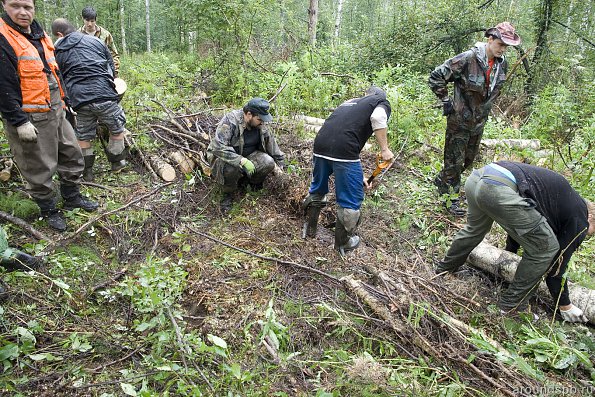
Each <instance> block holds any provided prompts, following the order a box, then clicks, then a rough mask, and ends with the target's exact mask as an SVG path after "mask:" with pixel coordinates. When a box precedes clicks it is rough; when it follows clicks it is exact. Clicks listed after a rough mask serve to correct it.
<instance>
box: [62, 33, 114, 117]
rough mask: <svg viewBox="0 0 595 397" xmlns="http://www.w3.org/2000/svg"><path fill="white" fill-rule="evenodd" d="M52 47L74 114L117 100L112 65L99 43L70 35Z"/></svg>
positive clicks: (78, 34) (105, 50)
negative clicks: (87, 107)
mask: <svg viewBox="0 0 595 397" xmlns="http://www.w3.org/2000/svg"><path fill="white" fill-rule="evenodd" d="M55 46H56V50H55V53H56V62H58V67H59V68H60V71H61V72H62V76H63V77H64V82H65V83H66V92H67V93H68V96H69V97H70V104H71V106H72V107H73V109H74V110H77V109H79V108H81V107H82V106H84V105H87V104H90V103H95V102H104V101H116V100H118V93H117V92H116V86H115V84H114V77H113V74H114V72H113V71H114V61H113V60H112V56H111V54H110V52H109V49H108V48H107V47H106V45H105V44H104V43H103V42H102V41H101V40H99V39H98V38H96V37H94V36H89V35H86V34H82V33H81V32H72V33H70V34H68V35H66V36H65V37H63V38H61V39H59V40H58V41H56V43H55Z"/></svg>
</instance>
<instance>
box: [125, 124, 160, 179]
mask: <svg viewBox="0 0 595 397" xmlns="http://www.w3.org/2000/svg"><path fill="white" fill-rule="evenodd" d="M124 140H125V141H126V144H127V145H128V146H134V148H135V149H136V150H137V151H138V154H139V156H140V159H141V161H142V162H143V164H144V165H145V168H146V169H147V170H148V171H149V172H150V173H151V175H152V176H153V178H154V179H159V176H158V175H157V174H156V173H155V170H153V167H151V163H149V161H148V160H147V158H146V157H145V155H144V153H143V151H142V150H141V148H140V146H138V145H137V144H136V141H135V140H134V138H133V137H132V136H130V137H128V136H126V135H124Z"/></svg>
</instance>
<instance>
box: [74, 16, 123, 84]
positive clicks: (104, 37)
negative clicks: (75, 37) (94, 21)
mask: <svg viewBox="0 0 595 397" xmlns="http://www.w3.org/2000/svg"><path fill="white" fill-rule="evenodd" d="M79 32H81V33H84V34H89V33H87V31H86V30H85V27H84V26H82V27H81V28H80V29H79ZM94 36H95V37H97V38H98V39H99V40H101V41H103V42H104V43H105V45H106V46H107V48H108V49H109V52H110V54H112V58H113V60H114V67H115V68H116V70H115V72H116V74H117V73H118V71H119V70H120V54H118V49H117V48H116V44H115V43H114V38H113V37H112V34H111V33H110V32H109V31H108V30H107V29H105V28H102V27H101V26H99V25H97V30H96V31H95V34H94ZM114 77H115V76H114Z"/></svg>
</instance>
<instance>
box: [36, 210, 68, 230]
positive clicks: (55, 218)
mask: <svg viewBox="0 0 595 397" xmlns="http://www.w3.org/2000/svg"><path fill="white" fill-rule="evenodd" d="M41 216H42V217H43V218H44V219H45V221H46V223H47V224H48V226H49V227H51V228H52V229H55V230H57V231H59V232H63V231H65V230H66V219H64V215H63V214H62V211H60V210H58V209H56V208H54V209H51V210H48V211H41Z"/></svg>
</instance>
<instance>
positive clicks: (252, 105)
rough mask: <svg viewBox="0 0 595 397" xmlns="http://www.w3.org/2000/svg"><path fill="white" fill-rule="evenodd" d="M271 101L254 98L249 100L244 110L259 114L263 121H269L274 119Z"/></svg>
mask: <svg viewBox="0 0 595 397" xmlns="http://www.w3.org/2000/svg"><path fill="white" fill-rule="evenodd" d="M269 108H270V104H269V101H267V100H266V99H263V98H252V99H250V100H249V101H248V103H247V104H246V106H244V110H245V111H248V112H250V113H252V114H256V115H258V117H260V119H261V120H262V121H265V122H268V121H272V120H273V116H271V114H270V113H269Z"/></svg>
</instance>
